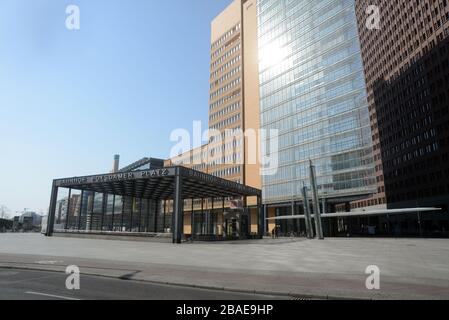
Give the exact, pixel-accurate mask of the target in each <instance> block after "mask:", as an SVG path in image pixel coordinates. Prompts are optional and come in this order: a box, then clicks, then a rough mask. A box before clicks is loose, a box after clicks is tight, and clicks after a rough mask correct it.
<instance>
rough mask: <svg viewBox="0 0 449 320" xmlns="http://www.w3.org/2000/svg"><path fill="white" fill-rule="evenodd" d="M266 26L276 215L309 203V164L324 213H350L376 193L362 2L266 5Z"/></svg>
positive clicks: (266, 0)
mask: <svg viewBox="0 0 449 320" xmlns="http://www.w3.org/2000/svg"><path fill="white" fill-rule="evenodd" d="M258 21H259V25H258V34H259V35H258V40H259V43H258V45H259V62H260V63H259V69H260V70H259V71H260V95H261V96H260V113H261V115H260V116H261V128H262V129H267V130H269V129H278V130H279V169H278V171H277V173H276V174H274V175H268V176H264V177H263V178H262V179H263V180H262V183H263V197H264V203H267V204H269V206H270V212H269V216H273V215H274V213H273V210H274V209H273V208H276V215H285V214H291V213H292V212H291V210H294V208H295V206H292V207H291V208H292V209H291V208H290V207H289V206H288V204H289V203H291V202H293V203H295V202H296V201H301V199H302V197H301V189H302V187H303V184H305V185H306V186H308V187H310V179H309V160H312V162H313V164H314V165H315V166H316V170H317V183H318V189H319V198H320V202H322V201H323V199H324V200H325V203H326V204H327V205H324V206H323V207H324V209H325V210H326V211H327V210H335V207H334V205H335V204H338V203H344V207H345V208H346V209H348V206H349V202H350V201H353V200H355V199H358V198H363V197H366V196H368V195H370V194H372V193H374V192H375V191H376V181H375V174H374V163H373V152H372V139H371V127H370V118H369V112H368V104H367V97H366V88H365V81H364V76H363V65H362V58H361V54H360V44H359V39H358V36H357V21H356V15H355V8H354V1H352V0H333V1H309V0H297V1H284V0H260V1H258ZM284 205H285V207H283V206H284ZM327 212H329V211H327Z"/></svg>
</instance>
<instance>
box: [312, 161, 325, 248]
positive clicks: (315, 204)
mask: <svg viewBox="0 0 449 320" xmlns="http://www.w3.org/2000/svg"><path fill="white" fill-rule="evenodd" d="M310 182H311V185H312V194H313V209H314V211H315V228H316V234H317V236H318V239H320V240H323V239H324V236H323V228H322V225H321V214H320V204H319V200H318V187H317V182H316V169H315V166H314V165H313V164H312V160H310Z"/></svg>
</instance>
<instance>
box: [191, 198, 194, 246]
mask: <svg viewBox="0 0 449 320" xmlns="http://www.w3.org/2000/svg"><path fill="white" fill-rule="evenodd" d="M194 201H195V200H194V199H192V211H191V212H190V230H191V231H190V233H191V235H190V237H191V239H192V240H193V237H194V234H195V211H194V208H193V202H194Z"/></svg>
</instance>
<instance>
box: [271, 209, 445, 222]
mask: <svg viewBox="0 0 449 320" xmlns="http://www.w3.org/2000/svg"><path fill="white" fill-rule="evenodd" d="M435 211H441V208H406V209H382V210H367V211H353V212H337V213H323V214H321V218H350V217H370V216H383V215H400V214H407V213H416V212H420V213H425V212H435ZM311 218H312V219H313V218H314V217H313V216H312V217H311ZM296 219H305V216H304V215H291V216H281V217H274V218H267V220H296Z"/></svg>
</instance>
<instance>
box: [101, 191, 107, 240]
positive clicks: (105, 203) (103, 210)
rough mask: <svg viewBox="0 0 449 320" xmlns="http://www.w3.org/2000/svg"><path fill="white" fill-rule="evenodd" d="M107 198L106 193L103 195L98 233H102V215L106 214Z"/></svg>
mask: <svg viewBox="0 0 449 320" xmlns="http://www.w3.org/2000/svg"><path fill="white" fill-rule="evenodd" d="M107 201H108V196H107V194H106V193H103V203H102V204H101V225H100V231H103V227H104V215H105V214H106V208H107Z"/></svg>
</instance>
